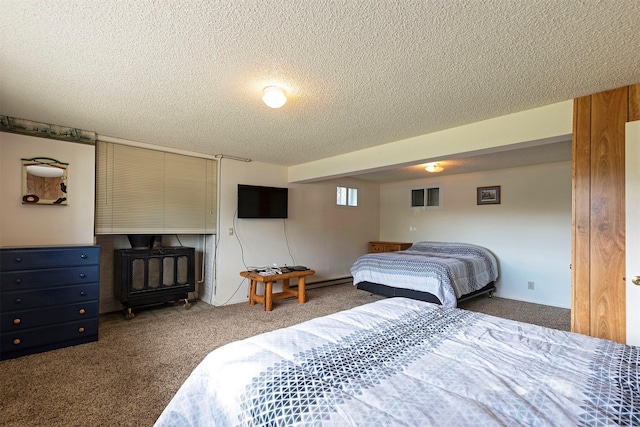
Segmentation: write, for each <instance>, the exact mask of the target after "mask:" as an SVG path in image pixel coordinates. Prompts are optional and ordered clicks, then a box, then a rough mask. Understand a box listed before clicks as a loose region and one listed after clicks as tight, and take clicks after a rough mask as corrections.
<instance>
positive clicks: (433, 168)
mask: <svg viewBox="0 0 640 427" xmlns="http://www.w3.org/2000/svg"><path fill="white" fill-rule="evenodd" d="M424 170H426V171H427V172H431V173H438V172H442V171H443V170H444V168H443V167H442V166H440V165H439V164H438V163H427V166H426V167H425V168H424Z"/></svg>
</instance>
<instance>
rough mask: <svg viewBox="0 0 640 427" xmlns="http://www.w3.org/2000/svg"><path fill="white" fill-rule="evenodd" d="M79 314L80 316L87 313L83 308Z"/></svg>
mask: <svg viewBox="0 0 640 427" xmlns="http://www.w3.org/2000/svg"><path fill="white" fill-rule="evenodd" d="M78 313H79V314H85V313H86V311H85V310H84V308H81V309H80V310H78Z"/></svg>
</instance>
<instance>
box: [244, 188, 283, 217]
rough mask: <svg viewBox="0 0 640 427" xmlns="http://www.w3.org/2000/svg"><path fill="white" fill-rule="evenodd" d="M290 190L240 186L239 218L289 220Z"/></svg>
mask: <svg viewBox="0 0 640 427" xmlns="http://www.w3.org/2000/svg"><path fill="white" fill-rule="evenodd" d="M288 203H289V189H288V188H280V187H261V186H257V185H245V184H238V218H287V213H288V209H287V207H288Z"/></svg>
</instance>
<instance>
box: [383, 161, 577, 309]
mask: <svg viewBox="0 0 640 427" xmlns="http://www.w3.org/2000/svg"><path fill="white" fill-rule="evenodd" d="M494 185H500V186H501V199H502V200H501V204H499V205H481V206H478V205H477V204H476V189H477V187H479V186H483V187H484V186H494ZM424 186H429V187H434V186H440V201H441V207H439V208H411V207H410V198H409V197H410V190H411V189H412V188H421V187H424ZM380 206H381V208H380V239H381V240H393V241H407V242H417V241H420V240H432V241H456V242H467V243H473V244H477V245H481V246H484V247H486V248H488V249H489V250H491V251H492V252H493V253H494V254H495V255H496V257H497V258H498V263H499V270H500V279H499V281H498V284H497V287H498V291H497V294H496V295H497V296H500V297H504V298H510V299H516V300H522V301H529V302H534V303H538V304H546V305H552V306H557V307H564V308H570V306H571V271H570V269H569V265H570V263H571V162H561V163H549V164H544V165H537V166H527V167H520V168H511V169H501V170H494V171H485V172H478V173H471V174H461V175H452V176H442V177H438V176H437V175H436V176H434V177H432V178H427V179H422V180H413V181H403V182H399V183H389V184H382V185H381V187H380ZM529 281H533V282H535V290H533V291H531V290H528V289H527V282H529Z"/></svg>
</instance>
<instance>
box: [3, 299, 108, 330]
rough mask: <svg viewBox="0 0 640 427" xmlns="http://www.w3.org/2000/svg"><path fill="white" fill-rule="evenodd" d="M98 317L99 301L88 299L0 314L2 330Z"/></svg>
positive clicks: (21, 328) (22, 328)
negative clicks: (74, 302)
mask: <svg viewBox="0 0 640 427" xmlns="http://www.w3.org/2000/svg"><path fill="white" fill-rule="evenodd" d="M97 317H98V302H97V301H87V302H79V303H76V304H69V305H61V306H56V307H47V308H38V309H33V310H20V311H14V312H10V313H3V314H2V316H0V331H2V332H3V333H6V332H14V331H21V330H24V329H28V328H35V327H38V326H48V325H52V324H54V323H65V322H73V321H77V320H83V319H91V318H97Z"/></svg>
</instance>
